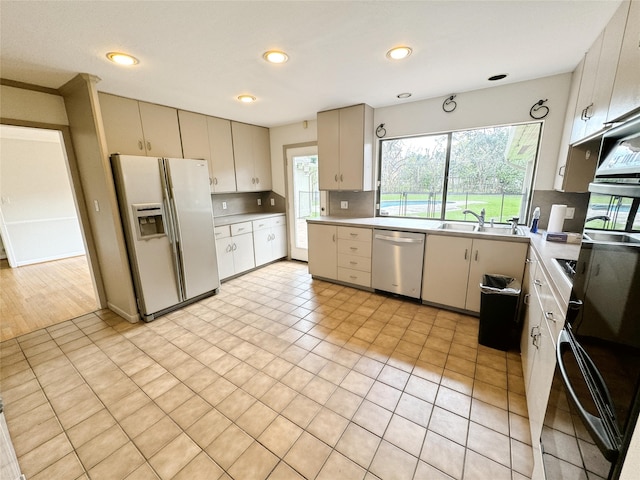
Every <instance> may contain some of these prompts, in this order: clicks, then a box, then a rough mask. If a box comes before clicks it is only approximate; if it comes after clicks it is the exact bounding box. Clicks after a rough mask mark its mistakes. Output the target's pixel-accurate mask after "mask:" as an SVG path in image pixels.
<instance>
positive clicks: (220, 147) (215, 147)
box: [178, 110, 236, 193]
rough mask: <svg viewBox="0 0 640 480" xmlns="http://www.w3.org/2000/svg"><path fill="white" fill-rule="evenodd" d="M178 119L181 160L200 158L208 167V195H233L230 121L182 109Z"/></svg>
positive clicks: (234, 179)
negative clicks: (183, 158)
mask: <svg viewBox="0 0 640 480" xmlns="http://www.w3.org/2000/svg"><path fill="white" fill-rule="evenodd" d="M178 118H179V119H180V135H181V137H182V150H183V152H184V156H185V158H202V159H204V160H207V162H208V164H209V185H211V193H221V192H235V191H236V176H235V169H234V164H233V144H232V142H231V122H230V121H229V120H224V119H222V118H215V117H208V116H206V115H201V114H199V113H192V112H185V111H183V110H179V111H178Z"/></svg>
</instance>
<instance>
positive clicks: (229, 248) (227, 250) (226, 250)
mask: <svg viewBox="0 0 640 480" xmlns="http://www.w3.org/2000/svg"><path fill="white" fill-rule="evenodd" d="M232 250H233V247H232V246H231V244H229V245H227V248H225V250H224V251H225V252H227V253H229V252H230V251H232Z"/></svg>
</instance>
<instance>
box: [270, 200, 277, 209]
mask: <svg viewBox="0 0 640 480" xmlns="http://www.w3.org/2000/svg"><path fill="white" fill-rule="evenodd" d="M270 200H271V206H272V207H275V206H276V199H275V198H271V199H270Z"/></svg>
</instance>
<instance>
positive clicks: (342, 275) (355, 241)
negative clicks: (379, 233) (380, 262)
mask: <svg viewBox="0 0 640 480" xmlns="http://www.w3.org/2000/svg"><path fill="white" fill-rule="evenodd" d="M336 233H337V235H338V280H340V281H341V282H347V283H353V284H355V285H360V286H362V287H371V241H372V235H373V230H372V229H370V228H353V227H338V229H337V232H336Z"/></svg>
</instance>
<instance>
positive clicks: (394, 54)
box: [387, 46, 412, 60]
mask: <svg viewBox="0 0 640 480" xmlns="http://www.w3.org/2000/svg"><path fill="white" fill-rule="evenodd" d="M411 52H412V50H411V48H409V47H405V46H402V47H394V48H392V49H391V50H389V51H388V52H387V58H390V59H391V60H402V59H403V58H407V57H408V56H409V55H411Z"/></svg>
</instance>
